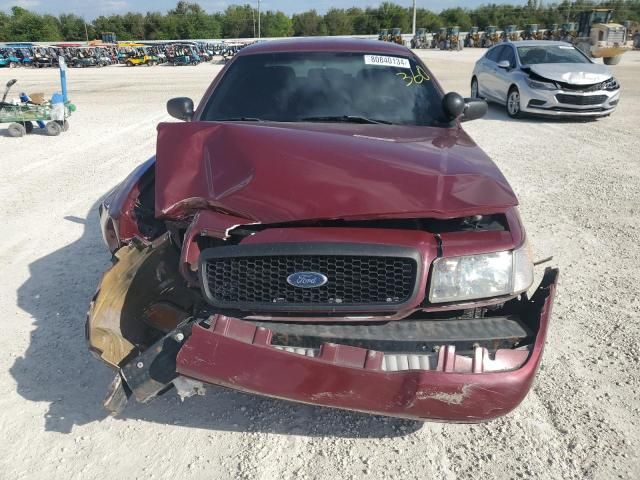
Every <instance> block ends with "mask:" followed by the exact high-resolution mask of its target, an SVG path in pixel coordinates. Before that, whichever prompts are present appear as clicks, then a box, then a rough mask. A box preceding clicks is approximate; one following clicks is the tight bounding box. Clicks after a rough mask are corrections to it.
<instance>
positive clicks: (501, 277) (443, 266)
mask: <svg viewBox="0 0 640 480" xmlns="http://www.w3.org/2000/svg"><path fill="white" fill-rule="evenodd" d="M532 283H533V261H532V258H531V252H530V250H529V247H528V244H527V243H526V242H525V243H524V245H523V246H522V247H520V248H518V249H516V250H507V251H502V252H494V253H484V254H480V255H465V256H460V257H441V258H437V259H436V260H435V261H434V262H433V270H432V273H431V288H430V291H429V301H430V302H431V303H446V302H459V301H463V300H477V299H482V298H491V297H499V296H503V295H515V294H518V293H521V292H524V291H525V290H527V289H528V288H529V287H530V286H531V284H532Z"/></svg>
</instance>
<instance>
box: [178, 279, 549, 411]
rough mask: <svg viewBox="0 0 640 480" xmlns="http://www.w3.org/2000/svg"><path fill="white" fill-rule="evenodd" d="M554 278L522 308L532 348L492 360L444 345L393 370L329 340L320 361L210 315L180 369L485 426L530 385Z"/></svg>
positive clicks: (183, 352) (339, 404) (325, 400)
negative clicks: (532, 333) (429, 356)
mask: <svg viewBox="0 0 640 480" xmlns="http://www.w3.org/2000/svg"><path fill="white" fill-rule="evenodd" d="M557 277H558V271H557V270H552V269H547V271H546V272H545V276H544V279H543V281H542V283H541V285H540V287H539V288H538V290H537V291H536V293H535V295H534V296H533V297H532V298H531V299H530V300H523V301H522V302H521V304H520V305H519V308H520V311H519V312H518V313H519V315H520V317H521V318H523V319H524V320H525V321H526V322H528V324H529V325H531V326H533V327H534V328H535V331H536V336H535V340H533V343H532V344H530V346H529V348H528V349H515V350H514V349H510V350H503V349H499V350H497V351H496V353H495V356H494V358H490V356H489V354H488V352H487V351H486V349H484V348H481V347H476V348H474V349H473V353H472V355H471V356H466V355H458V354H457V353H456V348H455V346H453V345H443V346H442V347H441V348H440V349H439V351H438V354H437V359H436V360H435V361H433V360H431V359H430V360H429V361H428V362H424V361H423V362H422V365H421V361H420V359H418V364H417V365H416V364H415V359H414V360H412V361H411V362H412V364H413V365H412V366H409V365H408V362H409V355H412V354H409V355H407V367H408V368H406V369H405V368H401V369H400V368H396V369H395V370H396V371H389V370H390V369H389V365H390V364H393V360H391V361H390V360H389V358H394V357H397V356H398V353H397V352H393V353H392V354H390V356H389V358H387V360H386V361H385V357H387V354H386V353H384V352H381V351H376V350H372V349H367V348H361V347H356V346H351V345H342V344H340V345H339V344H335V343H332V342H327V343H323V344H322V345H321V347H320V348H319V350H318V352H317V355H315V354H310V353H309V352H308V349H305V348H304V347H284V346H273V345H272V339H273V332H272V331H271V330H269V329H267V328H265V327H263V326H256V325H254V324H252V323H250V322H246V321H243V320H238V319H233V318H229V317H225V316H214V317H212V318H211V319H210V320H209V321H207V322H204V323H200V324H196V325H194V326H193V328H192V331H191V336H190V337H189V339H188V340H187V341H186V342H185V344H184V346H183V347H182V348H181V349H180V351H179V352H178V357H177V362H176V366H177V367H176V368H177V372H178V373H179V374H181V375H185V376H187V377H191V378H194V379H198V380H201V381H203V382H206V383H212V384H217V385H222V386H226V387H230V388H234V389H237V390H242V391H246V392H253V393H258V394H261V395H267V396H271V397H276V398H283V399H287V400H293V401H298V402H303V403H312V404H317V405H323V406H327V407H336V408H343V409H350V410H357V411H364V412H369V413H377V414H382V415H390V416H398V417H406V418H416V419H433V420H443V421H457V422H477V421H483V420H488V419H491V418H495V417H498V416H501V415H504V414H506V413H508V412H509V411H511V410H513V409H514V408H515V407H516V406H517V405H518V404H519V403H520V402H521V401H522V400H523V399H524V397H525V396H526V394H527V392H528V391H529V388H530V387H531V384H532V382H533V379H534V376H535V372H536V370H537V368H538V365H539V363H540V359H541V356H542V349H543V345H544V340H545V336H546V332H547V326H548V322H549V318H550V315H551V308H552V303H553V297H554V293H555V288H556V282H557ZM287 349H289V350H288V351H287ZM296 350H297V351H296ZM396 361H398V359H397V358H396ZM423 366H425V367H427V368H422V367H423ZM413 367H417V368H415V369H414V368H413ZM391 370H393V369H391Z"/></svg>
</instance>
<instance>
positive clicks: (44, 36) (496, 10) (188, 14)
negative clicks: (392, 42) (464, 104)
mask: <svg viewBox="0 0 640 480" xmlns="http://www.w3.org/2000/svg"><path fill="white" fill-rule="evenodd" d="M254 3H255V2H254ZM594 6H598V7H603V8H612V9H614V10H615V13H614V20H615V21H618V22H620V23H622V22H623V21H625V20H631V21H635V22H640V0H607V1H604V2H598V3H594V2H593V1H589V0H577V1H574V2H571V1H569V0H563V1H562V2H561V3H554V4H549V5H543V0H528V1H527V2H526V3H525V4H523V5H496V4H487V5H482V6H480V7H478V8H475V9H467V8H461V7H457V8H448V9H445V10H442V11H441V12H439V13H435V12H433V11H430V10H427V9H424V8H419V9H418V10H417V15H416V25H417V27H418V28H420V27H424V28H427V29H428V30H429V31H435V30H437V29H438V28H440V27H446V26H454V25H457V26H460V27H461V29H462V30H463V31H464V30H467V29H469V28H470V27H471V26H474V25H477V26H479V27H480V28H484V27H485V26H487V25H496V26H498V27H499V28H502V27H504V26H505V25H510V24H515V25H519V26H520V27H521V28H522V27H523V26H524V25H525V24H527V23H537V24H539V25H540V26H541V27H542V26H546V25H551V24H553V23H557V24H562V23H565V22H570V21H576V20H577V16H578V13H579V12H580V11H582V10H585V9H588V8H593V7H594ZM412 16H413V11H412V9H411V8H406V7H403V6H400V5H396V4H394V3H391V2H384V3H382V4H380V5H379V6H378V7H369V8H365V9H362V8H349V9H341V8H332V9H329V10H328V11H327V12H326V13H325V14H324V15H322V14H319V13H318V12H317V11H316V10H309V11H306V12H303V13H299V14H294V15H292V16H288V15H286V14H285V13H283V12H281V11H271V10H269V11H266V12H262V13H261V22H260V23H261V25H260V33H261V35H262V36H263V37H288V36H314V35H371V34H376V33H378V32H379V31H380V30H381V29H385V28H386V29H389V28H394V27H398V28H401V29H402V31H403V32H405V33H410V32H411V24H412ZM257 28H258V13H257V11H256V9H255V8H254V6H252V5H249V4H245V5H232V6H229V7H228V8H227V9H226V10H225V11H224V12H217V13H207V12H206V11H205V10H204V9H203V8H202V7H201V6H200V5H198V4H197V3H193V2H187V1H180V2H178V4H177V5H176V7H175V8H174V9H172V10H169V11H168V12H166V13H164V14H163V13H161V12H147V13H146V14H142V13H135V12H129V13H125V14H123V15H110V16H100V17H97V18H96V19H94V20H92V21H91V22H85V21H84V19H83V18H82V17H80V16H78V15H74V14H72V13H68V14H62V15H59V16H54V15H47V14H44V15H42V14H38V13H35V12H31V11H29V10H27V9H25V8H22V7H18V6H15V7H13V8H11V10H10V11H9V12H6V13H5V12H2V11H0V41H4V42H6V41H14V42H19V41H21V42H25V41H44V42H46V41H63V40H64V41H83V40H85V39H87V38H88V39H89V40H93V39H99V38H100V37H101V34H102V33H103V32H114V33H115V34H116V35H117V37H118V39H119V40H169V39H196V38H202V39H208V38H246V37H255V36H256V35H257V33H258V32H257Z"/></svg>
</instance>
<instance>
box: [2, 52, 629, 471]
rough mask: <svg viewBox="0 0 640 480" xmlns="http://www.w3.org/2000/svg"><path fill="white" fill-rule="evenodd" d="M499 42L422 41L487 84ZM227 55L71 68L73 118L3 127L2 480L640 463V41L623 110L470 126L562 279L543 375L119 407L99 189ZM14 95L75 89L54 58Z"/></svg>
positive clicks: (625, 75)
mask: <svg viewBox="0 0 640 480" xmlns="http://www.w3.org/2000/svg"><path fill="white" fill-rule="evenodd" d="M480 54H481V51H480V50H470V49H469V50H465V51H463V52H432V51H426V52H423V53H421V55H423V56H424V57H425V59H426V61H427V64H428V65H430V66H431V68H432V70H433V71H434V73H435V74H436V76H437V77H438V78H439V79H440V81H441V83H442V84H443V85H444V86H445V87H446V88H447V89H448V90H457V91H460V92H463V93H468V89H469V88H468V87H469V85H468V84H469V78H470V73H471V70H472V68H473V62H474V60H475V59H476V58H477V57H478V56H479V55H480ZM219 68H220V67H219V66H217V65H200V66H198V67H183V68H171V67H156V68H144V67H139V68H135V69H127V68H121V67H111V68H107V69H101V70H91V69H86V70H72V71H70V72H69V80H70V93H71V97H72V99H73V101H75V103H77V105H78V111H77V113H76V114H75V115H74V116H73V117H72V118H71V130H70V131H69V132H68V133H65V134H63V135H62V136H60V137H58V138H52V137H46V136H43V135H33V136H30V137H28V138H24V139H13V138H7V137H6V136H3V135H4V133H5V131H0V151H1V152H2V154H1V155H0V171H1V172H2V183H1V184H0V202H1V203H2V211H1V212H0V225H1V226H2V236H1V238H0V278H1V281H2V283H1V284H2V288H1V289H0V311H2V312H3V316H4V318H3V321H2V326H3V335H2V336H0V391H2V392H3V393H2V394H1V395H0V432H2V433H1V434H0V438H1V440H0V477H2V478H7V479H9V478H11V479H22V478H47V479H57V478H60V479H76V478H82V479H92V478H104V477H105V475H106V476H108V477H112V478H209V479H210V478H247V479H254V478H256V479H281V478H282V479H288V478H296V479H298V478H327V479H334V478H360V477H364V476H365V475H369V476H370V477H372V478H402V479H411V478H416V479H418V478H420V479H423V478H446V479H454V478H483V479H486V478H499V479H503V478H549V479H559V478H563V479H581V480H582V479H590V478H595V479H608V478H628V479H637V478H639V477H640V462H639V459H638V451H640V426H639V422H640V415H639V413H640V393H639V392H640V374H639V373H638V370H639V367H640V358H639V357H640V347H638V338H640V332H639V328H638V322H637V321H636V317H637V315H638V311H640V298H639V297H640V295H639V287H638V283H639V282H640V274H639V269H638V266H639V265H640V249H639V247H638V244H639V242H640V226H639V225H640V224H639V222H638V216H639V215H640V188H639V187H638V186H639V185H640V173H639V172H640V168H639V167H640V156H639V155H640V154H639V152H640V113H639V112H640V84H638V82H637V78H638V74H639V72H640V52H630V53H628V54H626V55H625V56H624V58H623V60H622V62H621V63H620V65H618V66H615V67H613V69H614V71H615V74H616V76H617V77H618V78H619V79H620V81H621V83H622V85H623V98H622V101H621V105H620V107H619V109H618V111H617V112H616V113H614V114H613V115H612V116H611V117H609V118H606V119H602V120H599V121H595V122H566V121H551V122H546V121H540V120H520V121H514V120H510V119H509V118H508V117H507V116H506V115H505V113H504V112H503V109H502V108H497V107H491V108H490V110H489V114H488V115H487V117H486V119H483V120H479V121H476V122H471V123H469V124H468V125H467V126H465V128H466V129H467V131H469V132H470V134H471V135H472V136H473V137H474V138H475V139H476V141H477V142H478V143H479V144H480V145H481V146H482V147H483V148H484V149H485V150H486V152H487V153H488V154H489V155H491V156H492V157H493V159H494V160H495V161H496V162H497V163H498V164H499V166H500V167H501V168H502V170H503V172H504V173H505V175H506V176H507V178H508V179H509V180H510V182H511V184H512V186H513V187H514V189H515V191H516V193H517V194H518V195H519V198H520V200H521V203H522V206H521V213H522V216H523V218H524V221H525V225H526V226H527V229H528V234H529V237H530V239H531V241H532V243H533V245H534V248H535V249H536V253H537V255H536V256H537V257H538V258H542V257H545V256H548V255H551V254H553V255H555V259H554V262H553V263H554V264H556V265H558V266H559V267H560V268H561V272H562V273H561V286H560V289H559V295H558V297H557V299H556V306H555V309H554V318H553V322H552V325H551V331H550V335H549V339H548V344H547V348H546V353H545V358H544V362H543V366H542V369H541V371H540V372H539V375H538V378H537V381H536V384H535V387H534V388H533V390H532V391H531V392H530V394H529V396H528V397H527V398H526V400H525V401H524V402H523V404H522V405H521V406H520V407H519V408H518V409H517V410H516V411H515V412H513V413H512V414H510V415H508V416H507V417H505V418H502V419H499V420H496V421H493V422H491V423H488V424H482V425H446V424H436V423H426V424H422V423H418V422H411V421H404V420H395V419H386V418H381V417H374V416H367V415H361V414H355V413H345V412H341V411H336V410H329V409H322V408H315V407H311V406H301V405H296V404H291V403H287V402H283V401H276V400H270V399H263V398H259V397H254V396H251V395H246V394H241V393H236V392H233V391H228V390H224V389H219V388H213V387H212V388H209V389H208V392H207V395H206V396H205V397H197V398H191V399H188V400H186V401H185V402H184V403H183V404H181V403H180V401H179V400H178V398H177V396H175V395H174V394H169V395H166V396H165V397H163V398H160V399H159V400H157V401H156V402H154V403H152V404H151V405H149V406H146V407H142V406H139V405H135V404H132V405H130V406H129V407H128V408H127V410H126V411H125V413H124V415H123V416H122V417H121V418H111V417H107V416H106V415H105V413H104V412H103V411H102V409H101V401H102V398H103V395H104V393H105V391H106V387H107V384H108V382H109V381H110V379H111V372H110V370H109V369H108V368H107V367H105V366H103V365H102V364H101V363H99V362H98V361H96V360H94V359H93V358H92V357H91V356H90V355H89V353H88V352H87V350H86V345H85V341H84V316H85V312H86V309H87V304H88V302H89V299H90V298H91V295H92V294H93V291H94V289H95V287H96V284H97V282H98V278H99V276H100V273H101V272H102V271H103V270H104V269H105V268H106V267H107V266H108V264H109V255H108V253H107V252H106V250H105V248H104V246H103V245H102V242H101V239H100V234H99V229H98V223H97V202H98V200H99V198H100V197H101V196H102V195H103V194H104V193H106V192H107V191H108V190H109V189H110V188H111V187H113V186H114V185H115V184H116V183H118V181H119V180H121V179H122V178H123V177H124V176H125V175H126V174H127V173H128V172H129V171H130V170H131V169H132V168H133V167H134V166H135V165H137V164H138V163H140V162H141V161H142V160H144V159H146V158H147V157H149V156H150V155H151V154H152V153H153V151H154V141H155V125H156V124H157V123H158V122H159V121H161V120H165V119H167V115H166V114H165V111H164V103H165V101H166V100H167V99H168V98H170V97H172V96H178V95H190V96H192V97H193V98H195V99H198V98H199V96H200V95H201V94H202V93H203V92H204V89H205V87H206V86H207V85H208V84H209V83H210V81H211V79H212V78H213V76H214V75H215V74H216V73H217V71H218V70H219ZM10 76H15V77H16V78H17V79H18V80H19V84H18V85H17V86H16V90H15V92H14V93H16V94H17V93H18V92H19V91H20V90H25V91H27V92H35V91H43V92H46V93H47V94H49V93H51V91H52V90H53V89H54V88H55V85H56V82H57V72H55V71H53V70H26V69H19V70H13V71H8V70H0V82H1V83H3V84H4V83H5V82H6V80H8V79H9V78H10Z"/></svg>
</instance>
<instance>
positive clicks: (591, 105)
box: [471, 40, 620, 117]
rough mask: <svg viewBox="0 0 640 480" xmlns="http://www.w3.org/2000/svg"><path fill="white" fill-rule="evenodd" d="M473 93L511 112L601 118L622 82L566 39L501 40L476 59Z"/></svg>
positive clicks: (614, 101) (513, 114) (611, 106)
mask: <svg viewBox="0 0 640 480" xmlns="http://www.w3.org/2000/svg"><path fill="white" fill-rule="evenodd" d="M471 96H472V97H476V98H484V99H486V100H487V101H490V102H495V103H499V104H501V105H505V106H506V110H507V114H509V116H510V117H519V116H521V115H522V114H533V115H548V116H556V117H559V116H561V117H565V116H566V117H601V116H607V115H610V114H611V113H612V112H613V111H614V110H615V108H616V106H617V104H618V100H619V98H620V84H619V83H618V81H617V80H616V79H615V78H614V77H613V75H612V74H611V71H610V70H609V68H608V67H607V66H605V65H600V64H597V63H594V62H593V61H592V60H591V59H590V58H588V57H587V56H586V55H585V54H583V53H582V52H581V51H580V50H578V49H577V48H575V47H574V46H573V45H571V44H569V43H565V42H551V41H546V40H530V41H522V42H505V43H500V44H498V45H495V46H494V47H492V48H490V49H489V50H487V52H486V53H485V54H484V55H483V56H482V58H480V60H478V61H477V62H476V65H475V68H474V69H473V75H472V77H471Z"/></svg>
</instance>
